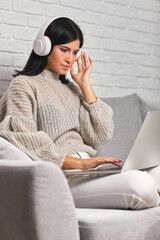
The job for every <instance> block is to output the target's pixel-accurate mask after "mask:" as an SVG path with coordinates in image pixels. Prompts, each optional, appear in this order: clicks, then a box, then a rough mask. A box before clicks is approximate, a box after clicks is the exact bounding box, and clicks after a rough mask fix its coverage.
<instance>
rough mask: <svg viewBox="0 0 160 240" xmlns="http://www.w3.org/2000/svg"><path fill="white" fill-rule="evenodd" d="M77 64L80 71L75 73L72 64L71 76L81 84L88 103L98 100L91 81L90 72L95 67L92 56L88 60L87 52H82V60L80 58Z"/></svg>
mask: <svg viewBox="0 0 160 240" xmlns="http://www.w3.org/2000/svg"><path fill="white" fill-rule="evenodd" d="M77 65H78V73H74V68H73V66H72V67H71V70H70V72H71V77H72V78H73V80H74V81H75V82H76V83H77V84H78V85H79V87H80V89H81V91H82V94H83V98H84V101H85V102H87V103H88V104H90V103H93V102H96V101H97V97H96V95H95V93H94V90H93V88H92V84H91V82H90V73H91V69H92V67H93V62H92V60H91V58H89V62H88V59H87V56H86V54H85V53H84V54H83V53H81V61H80V59H78V60H77Z"/></svg>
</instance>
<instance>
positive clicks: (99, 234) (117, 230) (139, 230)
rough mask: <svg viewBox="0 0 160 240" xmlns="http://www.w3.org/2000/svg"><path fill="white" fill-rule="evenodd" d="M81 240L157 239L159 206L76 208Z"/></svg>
mask: <svg viewBox="0 0 160 240" xmlns="http://www.w3.org/2000/svg"><path fill="white" fill-rule="evenodd" d="M76 212H77V216H78V221H79V229H80V236H81V240H86V239H87V240H97V239H98V240H99V239H100V240H106V239H110V240H112V239H113V240H129V239H132V240H151V239H154V240H159V239H160V228H159V224H160V207H155V208H149V209H144V210H138V211H133V210H118V209H85V208H79V209H76Z"/></svg>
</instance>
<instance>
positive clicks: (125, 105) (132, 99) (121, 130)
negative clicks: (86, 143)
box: [96, 94, 142, 161]
mask: <svg viewBox="0 0 160 240" xmlns="http://www.w3.org/2000/svg"><path fill="white" fill-rule="evenodd" d="M102 100H103V101H104V102H106V103H107V104H108V105H109V106H111V107H112V109H113V120H114V125H115V131H114V135H113V137H112V139H111V140H110V141H109V142H108V143H107V144H105V145H99V146H97V147H96V149H97V151H98V152H97V156H110V157H115V158H119V159H122V160H123V161H125V160H126V158H127V155H128V153H129V151H130V149H131V147H132V145H133V143H134V141H135V138H136V136H137V134H138V132H139V129H140V127H141V125H142V120H141V112H140V106H139V98H138V96H137V95H136V94H133V95H128V96H125V97H113V98H103V99H102Z"/></svg>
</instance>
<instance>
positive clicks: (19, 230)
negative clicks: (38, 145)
mask: <svg viewBox="0 0 160 240" xmlns="http://www.w3.org/2000/svg"><path fill="white" fill-rule="evenodd" d="M0 235H1V239H5V240H53V239H54V240H64V239H70V240H78V239H79V230H78V221H77V218H76V213H75V207H74V203H73V199H72V196H71V193H70V190H69V186H68V183H67V181H66V179H65V177H64V174H63V172H62V171H61V170H60V169H59V168H58V167H57V166H55V165H54V164H53V163H46V162H22V161H8V160H5V161H4V160H3V161H0Z"/></svg>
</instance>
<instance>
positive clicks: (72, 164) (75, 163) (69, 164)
mask: <svg viewBox="0 0 160 240" xmlns="http://www.w3.org/2000/svg"><path fill="white" fill-rule="evenodd" d="M121 162H122V160H119V159H116V158H112V157H93V158H85V159H81V158H76V157H72V156H66V157H65V159H64V163H63V166H62V168H63V169H81V170H87V169H89V168H94V167H97V166H99V165H101V164H103V163H112V164H114V165H116V166H118V167H121V164H120V163H121Z"/></svg>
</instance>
